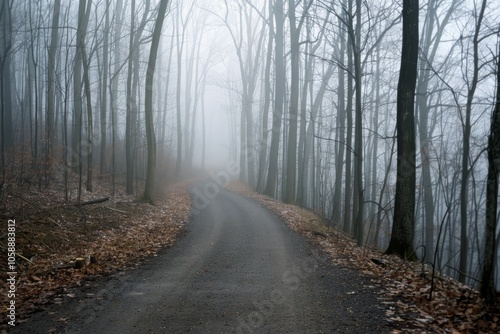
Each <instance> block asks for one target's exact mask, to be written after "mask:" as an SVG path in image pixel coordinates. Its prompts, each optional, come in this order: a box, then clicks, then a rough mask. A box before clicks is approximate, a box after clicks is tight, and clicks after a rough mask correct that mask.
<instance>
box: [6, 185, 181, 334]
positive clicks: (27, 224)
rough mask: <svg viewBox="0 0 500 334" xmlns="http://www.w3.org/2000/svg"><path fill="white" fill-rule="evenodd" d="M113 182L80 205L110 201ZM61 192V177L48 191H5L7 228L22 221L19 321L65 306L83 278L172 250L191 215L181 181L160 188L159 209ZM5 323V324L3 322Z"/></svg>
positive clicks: (121, 198) (124, 198) (126, 198)
mask: <svg viewBox="0 0 500 334" xmlns="http://www.w3.org/2000/svg"><path fill="white" fill-rule="evenodd" d="M108 181H109V180H108ZM108 181H103V180H96V182H94V189H93V192H91V193H90V192H83V193H82V198H81V202H88V201H93V200H99V199H104V198H107V196H109V189H111V187H110V185H109V182H108ZM73 186H74V184H73V185H72V187H73ZM56 189H57V190H56ZM60 189H64V188H63V186H62V185H61V184H57V183H56V182H54V184H53V185H52V187H51V188H49V189H48V190H41V191H40V190H38V188H37V187H34V186H31V187H27V186H26V185H24V186H22V187H13V186H11V187H6V189H5V190H4V194H3V201H2V203H0V205H1V206H0V209H1V210H0V217H1V219H2V221H3V224H2V226H4V227H5V226H6V225H7V221H8V219H12V218H14V219H15V225H16V235H15V237H16V266H17V268H16V271H17V277H16V279H17V281H16V292H15V305H16V323H22V322H24V321H26V318H27V316H28V315H29V314H31V313H33V312H37V311H40V310H42V309H43V306H44V305H45V304H47V303H60V302H61V298H60V297H61V296H69V297H71V294H70V293H67V289H68V288H69V287H74V286H79V285H80V284H81V281H82V280H83V279H85V280H92V279H96V278H97V277H99V276H103V275H108V274H111V273H113V272H115V271H117V270H121V269H124V268H126V267H130V266H133V265H135V264H137V263H138V262H139V260H141V259H142V258H145V257H148V256H154V255H155V254H156V253H157V252H158V251H159V250H160V249H161V248H164V247H170V246H171V245H172V244H173V242H174V241H175V240H176V238H177V237H178V236H179V234H180V233H181V231H182V227H183V224H184V223H185V222H186V221H187V220H188V217H189V210H190V206H191V197H190V196H189V194H188V193H187V191H186V187H185V184H182V183H178V184H175V185H172V186H170V187H168V188H167V190H166V191H164V192H162V193H159V194H158V197H157V202H156V203H155V204H156V205H154V206H152V205H149V204H146V203H140V202H138V201H137V196H133V195H117V196H112V197H110V198H109V200H106V201H104V202H102V203H97V204H91V205H84V206H75V199H74V198H75V197H76V196H75V194H71V195H72V197H73V199H71V200H70V201H68V202H67V201H66V200H65V198H64V193H62V192H61V190H60ZM73 189H75V188H73ZM116 193H117V194H124V193H125V189H122V187H118V188H117V189H116ZM6 231H7V229H6V228H5V229H4V231H3V232H1V233H0V246H1V248H2V252H1V256H0V261H1V268H3V269H2V271H1V273H0V279H1V280H2V281H3V282H5V281H6V279H7V276H6V273H7V270H6V269H5V268H6V267H7V266H6V265H7V251H6V249H7V234H6ZM9 271H12V270H9ZM2 291H3V289H2ZM0 300H1V303H2V305H3V307H2V312H1V316H2V319H7V318H6V314H5V313H6V308H7V306H6V305H8V304H7V303H8V302H9V300H8V296H7V293H3V292H2V294H1V295H0ZM1 325H6V324H5V322H4V321H3V320H2V322H1ZM0 328H2V327H0ZM3 328H4V329H5V328H6V327H3Z"/></svg>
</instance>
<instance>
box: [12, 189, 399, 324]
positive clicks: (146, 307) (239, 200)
mask: <svg viewBox="0 0 500 334" xmlns="http://www.w3.org/2000/svg"><path fill="white" fill-rule="evenodd" d="M192 191H194V194H195V198H194V207H193V213H192V217H191V220H190V222H189V223H188V224H187V228H186V232H185V233H184V235H183V236H182V237H181V238H180V240H178V241H177V242H176V243H175V245H174V246H173V247H172V248H170V249H164V250H162V251H161V252H159V253H158V255H157V256H155V257H151V258H148V259H147V260H145V261H144V262H142V263H141V264H140V265H139V266H137V267H136V268H133V269H128V270H125V271H122V272H119V273H116V274H113V275H109V276H107V277H102V278H93V279H91V280H86V281H83V283H82V286H81V287H78V288H74V289H72V290H70V291H69V292H71V298H70V297H68V296H67V293H68V291H66V293H65V294H62V295H61V296H60V299H59V300H58V302H60V304H53V303H51V304H48V305H45V306H44V307H43V308H40V310H39V312H36V313H34V314H33V315H32V316H31V317H30V318H29V319H28V320H27V321H26V322H25V323H22V324H19V325H18V326H16V327H15V328H13V329H12V330H11V331H9V332H10V333H389V332H390V328H389V326H388V324H387V321H386V320H385V317H384V314H385V311H384V309H383V307H382V306H381V304H380V302H379V301H378V300H377V299H376V297H375V293H376V291H377V287H376V286H375V285H374V284H373V283H371V282H370V281H369V279H368V278H366V277H362V276H361V275H360V274H359V273H357V272H355V271H352V270H348V269H345V268H342V267H339V266H336V265H334V264H332V263H331V262H330V261H328V257H327V256H326V255H325V254H324V253H322V252H321V251H319V250H318V249H316V248H315V247H314V246H313V245H310V244H308V242H307V241H306V240H305V239H304V238H303V237H301V236H300V235H298V234H297V233H294V232H292V231H291V230H290V229H289V228H287V227H286V226H285V225H284V224H283V223H282V222H280V221H279V220H278V219H277V218H276V217H274V216H273V215H272V214H271V213H270V212H269V211H267V210H266V209H263V208H261V207H260V206H259V205H258V204H256V203H254V202H252V201H251V200H248V199H246V198H244V197H242V196H240V195H237V194H234V193H231V192H229V191H226V190H224V189H220V188H217V187H213V188H212V189H208V192H207V189H204V187H203V185H199V186H198V187H196V188H194V189H192ZM200 194H206V196H205V195H203V196H200ZM209 197H211V198H209Z"/></svg>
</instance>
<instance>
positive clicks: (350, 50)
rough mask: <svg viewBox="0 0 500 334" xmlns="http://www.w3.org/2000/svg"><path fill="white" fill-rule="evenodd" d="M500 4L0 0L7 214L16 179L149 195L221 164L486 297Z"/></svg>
mask: <svg viewBox="0 0 500 334" xmlns="http://www.w3.org/2000/svg"><path fill="white" fill-rule="evenodd" d="M499 15H500V3H498V2H497V1H491V0H490V1H488V0H436V1H425V0H420V1H418V0H399V1H387V0H364V1H361V0H339V1H326V0H288V1H287V0H270V1H262V0H255V1H254V0H252V1H250V0H215V1H204V0H203V1H176V0H171V1H168V0H78V1H69V0H31V1H16V0H4V1H1V2H0V31H1V33H0V71H1V80H0V85H1V86H0V94H1V95H0V102H1V103H0V107H1V110H0V111H1V119H0V124H1V130H0V131H1V138H0V148H1V155H0V159H1V166H0V169H1V173H2V174H1V178H0V200H1V201H2V202H3V203H4V204H2V209H1V210H2V211H3V213H2V214H0V215H1V216H2V217H3V218H2V219H3V220H4V221H7V217H10V216H9V215H10V214H13V212H10V213H9V212H8V210H7V209H6V206H5V201H6V200H7V198H8V197H9V196H13V195H12V194H13V193H15V194H21V195H20V196H22V194H25V195H27V194H28V193H30V192H31V191H37V192H47V191H49V190H50V191H51V193H52V192H53V193H58V194H59V195H58V196H60V198H61V202H62V203H71V205H73V204H74V205H78V204H79V203H80V204H84V205H86V204H89V203H88V202H86V201H88V200H89V198H93V197H89V196H92V195H91V194H93V193H95V192H96V191H99V194H101V193H102V194H105V195H106V196H109V197H111V198H113V197H114V196H122V195H130V196H133V198H134V199H135V200H136V201H138V202H145V203H149V204H150V205H152V206H154V205H156V203H157V201H159V200H158V191H159V188H161V187H165V186H166V185H167V184H170V183H174V182H176V180H183V179H192V178H207V179H210V178H211V179H214V180H218V181H219V182H222V183H225V182H226V178H231V179H232V180H239V181H240V182H243V183H245V184H247V185H248V186H249V187H250V188H251V189H252V190H254V191H255V192H257V193H260V194H263V195H266V196H269V197H271V198H274V199H276V200H279V201H282V202H284V203H287V204H292V205H296V206H299V207H302V208H305V209H307V210H309V211H311V212H314V213H315V214H317V215H319V216H320V217H321V218H322V219H323V222H324V224H325V225H327V226H329V227H332V228H335V229H337V230H340V231H342V232H344V233H345V234H348V235H350V236H351V237H352V238H353V240H354V241H355V243H356V244H357V246H358V247H368V248H370V249H379V250H380V251H382V252H385V254H395V255H397V256H399V257H401V258H403V259H405V260H410V261H419V262H420V263H423V264H426V265H429V266H430V268H432V270H433V271H434V270H435V271H436V272H441V273H442V274H445V275H447V276H449V277H451V278H453V279H455V280H457V281H459V282H461V283H464V284H465V285H467V286H470V287H473V288H475V289H478V290H479V291H480V293H481V296H482V297H483V298H485V299H486V300H490V301H492V300H494V298H495V297H494V296H495V294H496V291H497V290H499V289H500V269H499V265H500V260H499V259H500V247H499V240H500V228H499V227H498V221H499V219H500V218H499V212H498V209H497V201H498V173H499V172H500V85H499V83H500V26H499V23H498V17H499ZM96 189H97V190H96ZM205 191H207V189H205ZM201 192H203V188H201ZM26 198H27V197H26ZM90 204H92V203H90ZM25 205H28V206H29V202H28V204H26V203H25ZM116 211H119V210H116ZM115 213H116V212H115ZM18 219H20V217H19V218H18ZM88 219H90V218H88ZM2 234H3V232H1V233H0V235H2ZM2 238H4V237H2ZM5 239H6V238H5ZM0 241H1V243H2V244H4V243H5V244H7V241H6V240H3V239H2V240H0ZM4 241H5V242H4ZM19 247H20V246H19Z"/></svg>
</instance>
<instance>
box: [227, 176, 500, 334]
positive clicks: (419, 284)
mask: <svg viewBox="0 0 500 334" xmlns="http://www.w3.org/2000/svg"><path fill="white" fill-rule="evenodd" d="M228 189H229V190H231V191H234V192H237V193H240V194H242V195H244V196H246V197H249V198H251V199H253V200H255V201H256V202H258V203H259V204H260V205H262V206H264V207H266V208H268V209H270V210H271V211H272V212H273V213H274V214H276V215H277V216H278V217H279V218H281V220H283V221H284V222H285V223H286V224H287V225H288V226H289V227H290V228H291V229H293V230H295V231H297V232H299V233H301V234H303V235H305V236H306V237H307V238H308V239H309V240H311V241H313V242H314V243H317V244H319V245H320V246H321V247H322V249H323V250H324V251H326V252H327V253H329V254H330V256H331V259H332V261H333V262H334V263H337V264H339V265H341V266H344V267H350V268H354V269H356V270H358V271H360V272H361V273H362V274H364V275H367V276H368V277H371V279H372V280H373V281H374V283H376V284H378V286H379V287H380V288H381V290H380V291H378V293H377V294H378V298H379V300H380V301H381V304H382V305H384V306H386V307H387V310H386V316H387V320H388V321H389V322H391V323H392V325H393V327H394V328H395V329H394V330H393V331H392V333H453V334H455V333H480V334H485V333H500V305H498V304H497V305H495V306H488V305H486V304H485V303H484V302H483V300H482V299H481V298H480V296H479V292H478V291H477V290H475V289H472V288H471V287H469V286H466V285H463V284H461V283H459V282H457V281H456V280H453V279H452V278H450V277H447V276H446V275H443V274H439V273H437V274H436V277H435V281H434V291H433V294H432V298H430V299H429V296H430V290H431V277H430V276H431V274H430V273H429V272H428V270H427V268H425V267H423V266H422V264H421V263H417V262H408V261H404V260H403V259H401V258H399V257H397V256H388V255H384V254H383V253H382V252H380V251H379V250H376V249H372V248H370V247H358V246H357V243H356V241H355V240H354V239H352V238H351V237H350V236H348V235H347V234H345V233H343V232H342V231H339V230H337V229H335V228H334V227H332V226H328V225H327V224H326V223H325V222H323V219H322V218H321V217H320V216H319V215H317V214H315V213H314V212H312V211H309V210H306V209H303V208H300V207H298V206H294V205H289V204H284V203H282V202H279V201H276V200H274V199H272V198H270V197H268V196H265V195H261V194H258V193H256V192H254V191H252V190H251V189H250V188H249V187H248V186H247V185H245V184H243V183H240V182H231V183H230V184H229V185H228Z"/></svg>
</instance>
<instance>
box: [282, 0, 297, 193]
mask: <svg viewBox="0 0 500 334" xmlns="http://www.w3.org/2000/svg"><path fill="white" fill-rule="evenodd" d="M288 19H289V22H290V59H291V60H290V67H291V69H290V72H291V82H290V105H289V108H290V109H289V113H290V118H289V121H288V123H289V127H290V128H289V131H288V150H287V168H286V172H287V173H286V192H285V203H294V202H295V187H296V173H297V114H298V109H299V52H300V44H299V42H300V41H299V37H300V36H299V35H300V31H299V30H298V28H297V23H296V22H295V21H296V17H295V1H294V0H289V1H288Z"/></svg>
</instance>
